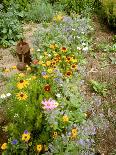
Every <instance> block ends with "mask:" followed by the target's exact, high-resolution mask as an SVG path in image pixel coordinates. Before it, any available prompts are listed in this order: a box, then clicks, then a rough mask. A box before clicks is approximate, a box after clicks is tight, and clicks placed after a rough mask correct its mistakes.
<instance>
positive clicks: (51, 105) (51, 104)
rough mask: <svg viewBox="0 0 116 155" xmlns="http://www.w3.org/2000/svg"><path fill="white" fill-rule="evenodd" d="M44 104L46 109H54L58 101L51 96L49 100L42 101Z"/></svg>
mask: <svg viewBox="0 0 116 155" xmlns="http://www.w3.org/2000/svg"><path fill="white" fill-rule="evenodd" d="M42 104H43V106H44V107H43V109H46V110H52V109H54V108H56V107H57V106H58V103H57V102H56V101H55V100H53V99H51V98H50V99H49V100H44V101H42Z"/></svg>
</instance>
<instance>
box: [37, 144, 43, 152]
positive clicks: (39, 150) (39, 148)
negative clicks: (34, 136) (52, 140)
mask: <svg viewBox="0 0 116 155" xmlns="http://www.w3.org/2000/svg"><path fill="white" fill-rule="evenodd" d="M42 148H43V146H42V145H41V144H39V145H37V151H38V152H41V150H42Z"/></svg>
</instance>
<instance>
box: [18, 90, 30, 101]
mask: <svg viewBox="0 0 116 155" xmlns="http://www.w3.org/2000/svg"><path fill="white" fill-rule="evenodd" d="M16 96H17V99H18V100H19V101H20V100H26V99H27V97H28V96H27V94H26V93H23V92H20V93H17V94H16Z"/></svg>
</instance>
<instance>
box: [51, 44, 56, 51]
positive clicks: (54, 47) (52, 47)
mask: <svg viewBox="0 0 116 155" xmlns="http://www.w3.org/2000/svg"><path fill="white" fill-rule="evenodd" d="M57 47H58V45H57V44H50V48H51V49H53V50H54V49H56V48H57Z"/></svg>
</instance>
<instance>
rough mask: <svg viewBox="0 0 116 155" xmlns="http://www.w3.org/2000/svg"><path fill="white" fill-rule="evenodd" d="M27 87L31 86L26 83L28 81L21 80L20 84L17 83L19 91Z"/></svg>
mask: <svg viewBox="0 0 116 155" xmlns="http://www.w3.org/2000/svg"><path fill="white" fill-rule="evenodd" d="M27 85H29V82H28V81H26V80H20V81H19V82H18V83H17V88H18V89H23V88H26V87H27Z"/></svg>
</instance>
